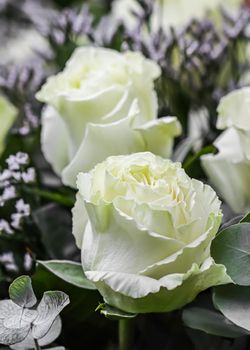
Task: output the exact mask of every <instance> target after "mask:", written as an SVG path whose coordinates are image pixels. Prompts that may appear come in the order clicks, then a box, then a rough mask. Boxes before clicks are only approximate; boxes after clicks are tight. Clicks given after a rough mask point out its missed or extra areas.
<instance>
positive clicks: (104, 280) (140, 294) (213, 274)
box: [73, 152, 231, 313]
mask: <svg viewBox="0 0 250 350" xmlns="http://www.w3.org/2000/svg"><path fill="white" fill-rule="evenodd" d="M77 187H78V190H79V192H78V195H77V201H76V204H75V207H74V209H73V234H74V236H75V238H76V242H77V245H78V246H79V248H81V250H82V266H83V270H84V272H85V274H86V276H87V278H88V279H89V280H91V281H92V282H94V283H95V285H96V287H97V288H98V290H99V291H100V293H101V294H102V296H103V297H104V300H105V302H107V303H108V304H110V305H112V306H115V307H117V308H119V309H121V310H124V311H127V312H134V313H145V312H166V311H171V310H175V309H177V308H180V307H182V306H183V305H185V304H186V303H188V302H190V301H192V300H193V299H194V298H195V297H196V295H197V294H198V293H199V292H201V291H202V290H204V289H206V288H208V287H211V286H214V285H217V284H223V283H228V282H230V281H231V279H230V278H229V277H228V276H227V274H226V271H225V267H224V265H217V264H215V262H214V260H213V259H212V258H211V256H210V245H211V241H212V240H213V238H214V237H215V235H216V233H217V231H218V228H219V226H220V222H221V217H222V213H221V210H220V204H221V203H220V201H219V200H218V198H217V195H216V193H215V192H214V190H213V189H212V188H211V187H209V186H207V185H204V184H203V183H202V182H200V181H198V180H195V179H191V178H189V177H188V175H187V174H186V173H185V171H184V170H183V169H182V168H181V165H180V164H179V163H173V162H172V161H170V160H168V159H163V158H161V157H159V156H156V155H153V154H152V153H150V152H143V153H135V154H132V155H126V156H112V157H109V158H108V159H106V160H105V161H104V162H102V163H100V164H98V165H96V167H95V168H94V169H93V170H91V171H90V172H88V173H80V174H79V175H78V181H77Z"/></svg>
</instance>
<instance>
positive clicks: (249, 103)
mask: <svg viewBox="0 0 250 350" xmlns="http://www.w3.org/2000/svg"><path fill="white" fill-rule="evenodd" d="M218 113H219V115H218V120H217V128H218V129H226V128H228V127H232V126H233V127H236V128H239V129H243V130H250V87H244V88H242V89H238V90H234V91H232V92H230V93H229V94H228V95H226V96H224V97H223V98H222V99H221V100H220V104H219V106H218Z"/></svg>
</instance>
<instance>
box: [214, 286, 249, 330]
mask: <svg viewBox="0 0 250 350" xmlns="http://www.w3.org/2000/svg"><path fill="white" fill-rule="evenodd" d="M213 299H214V303H215V305H216V307H217V308H218V309H219V310H220V311H221V312H222V313H223V315H225V316H226V317H227V318H228V319H229V320H230V321H231V322H233V323H234V324H236V325H237V326H239V327H242V328H245V329H246V330H248V331H250V317H249V315H250V287H242V286H236V285H234V284H229V285H226V286H218V287H216V288H214V298H213Z"/></svg>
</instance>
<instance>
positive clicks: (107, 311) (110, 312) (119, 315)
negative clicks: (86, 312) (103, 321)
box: [96, 303, 137, 320]
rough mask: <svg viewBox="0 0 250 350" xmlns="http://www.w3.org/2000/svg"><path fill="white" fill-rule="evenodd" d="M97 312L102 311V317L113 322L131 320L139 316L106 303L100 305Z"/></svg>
mask: <svg viewBox="0 0 250 350" xmlns="http://www.w3.org/2000/svg"><path fill="white" fill-rule="evenodd" d="M97 310H100V313H101V314H102V315H104V316H105V317H107V318H109V319H111V320H120V319H131V318H135V317H136V316H137V314H131V313H128V312H125V311H122V310H119V309H117V308H115V307H113V306H110V305H108V304H105V303H103V304H99V305H98V307H97V308H96V311H97Z"/></svg>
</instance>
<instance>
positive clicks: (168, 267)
mask: <svg viewBox="0 0 250 350" xmlns="http://www.w3.org/2000/svg"><path fill="white" fill-rule="evenodd" d="M218 228H219V225H217V226H214V220H213V219H212V218H211V220H210V227H209V229H208V231H207V232H205V233H204V234H202V235H200V236H199V237H198V238H197V239H195V240H194V241H193V242H191V243H189V244H188V245H186V246H184V247H183V248H182V249H180V250H179V251H178V252H176V253H174V254H172V255H170V256H168V257H167V258H165V259H163V260H161V261H159V262H157V263H155V264H153V265H151V266H148V267H147V268H146V269H145V270H143V271H140V274H143V275H146V276H151V277H153V278H161V277H163V276H167V275H168V274H170V275H171V273H185V272H186V271H187V270H189V269H190V268H191V266H192V264H193V263H196V264H197V265H198V266H199V265H200V264H202V263H203V262H204V261H205V260H206V258H207V257H208V256H210V244H211V241H212V239H213V238H214V236H215V234H216V232H217V230H218Z"/></svg>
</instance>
